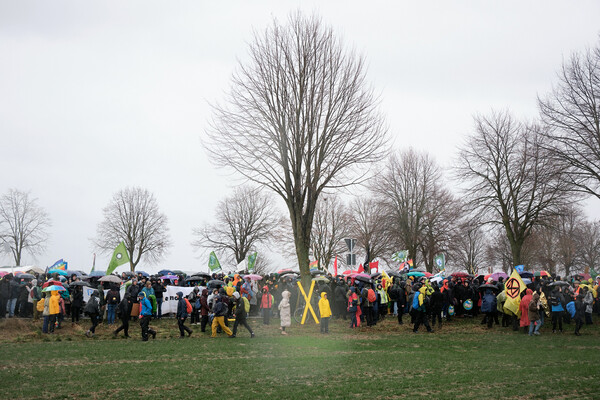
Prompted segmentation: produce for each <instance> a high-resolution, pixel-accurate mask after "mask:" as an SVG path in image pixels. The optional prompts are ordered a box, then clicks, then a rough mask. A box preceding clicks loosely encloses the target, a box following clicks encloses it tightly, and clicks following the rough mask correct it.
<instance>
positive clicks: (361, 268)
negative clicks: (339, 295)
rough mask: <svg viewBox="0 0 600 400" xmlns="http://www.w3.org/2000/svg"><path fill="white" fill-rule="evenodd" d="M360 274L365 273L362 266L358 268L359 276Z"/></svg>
mask: <svg viewBox="0 0 600 400" xmlns="http://www.w3.org/2000/svg"><path fill="white" fill-rule="evenodd" d="M361 272H365V269H364V268H363V266H362V264H360V265H359V266H358V273H359V274H360V273H361Z"/></svg>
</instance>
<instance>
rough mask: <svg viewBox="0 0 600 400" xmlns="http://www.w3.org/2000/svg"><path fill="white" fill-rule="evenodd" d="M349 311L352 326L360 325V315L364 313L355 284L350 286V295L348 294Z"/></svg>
mask: <svg viewBox="0 0 600 400" xmlns="http://www.w3.org/2000/svg"><path fill="white" fill-rule="evenodd" d="M348 312H349V313H350V328H355V327H358V326H360V316H361V315H362V311H361V309H360V297H359V296H358V293H357V290H356V288H355V287H354V286H352V287H351V288H350V295H349V296H348Z"/></svg>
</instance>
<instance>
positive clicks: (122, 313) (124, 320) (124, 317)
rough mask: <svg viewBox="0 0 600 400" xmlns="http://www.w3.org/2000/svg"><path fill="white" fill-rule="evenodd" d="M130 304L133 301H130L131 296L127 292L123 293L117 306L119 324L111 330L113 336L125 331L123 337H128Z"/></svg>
mask: <svg viewBox="0 0 600 400" xmlns="http://www.w3.org/2000/svg"><path fill="white" fill-rule="evenodd" d="M132 305H133V302H132V301H131V296H129V293H125V295H124V296H123V300H121V302H120V303H119V306H118V307H117V315H118V316H119V318H120V319H121V326H119V327H118V328H117V329H116V330H115V331H114V332H113V336H114V337H117V335H118V334H119V332H121V331H123V333H125V338H129V316H130V314H131V306H132Z"/></svg>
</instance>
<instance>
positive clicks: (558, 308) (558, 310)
mask: <svg viewBox="0 0 600 400" xmlns="http://www.w3.org/2000/svg"><path fill="white" fill-rule="evenodd" d="M549 300H550V301H549V303H550V307H551V308H552V309H551V311H552V333H556V325H557V324H558V331H559V332H560V333H562V331H563V314H564V312H565V308H564V306H563V303H564V302H565V299H564V297H563V295H562V293H561V289H560V287H558V286H557V287H556V288H555V289H554V290H553V291H552V293H551V294H550V299H549Z"/></svg>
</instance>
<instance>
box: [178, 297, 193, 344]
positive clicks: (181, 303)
mask: <svg viewBox="0 0 600 400" xmlns="http://www.w3.org/2000/svg"><path fill="white" fill-rule="evenodd" d="M187 317H188V313H187V299H186V298H185V297H183V292H177V326H178V327H179V339H183V338H184V337H185V332H187V334H188V336H192V333H193V331H192V330H191V329H190V328H188V327H187V326H185V325H184V323H185V320H186V318H187Z"/></svg>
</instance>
